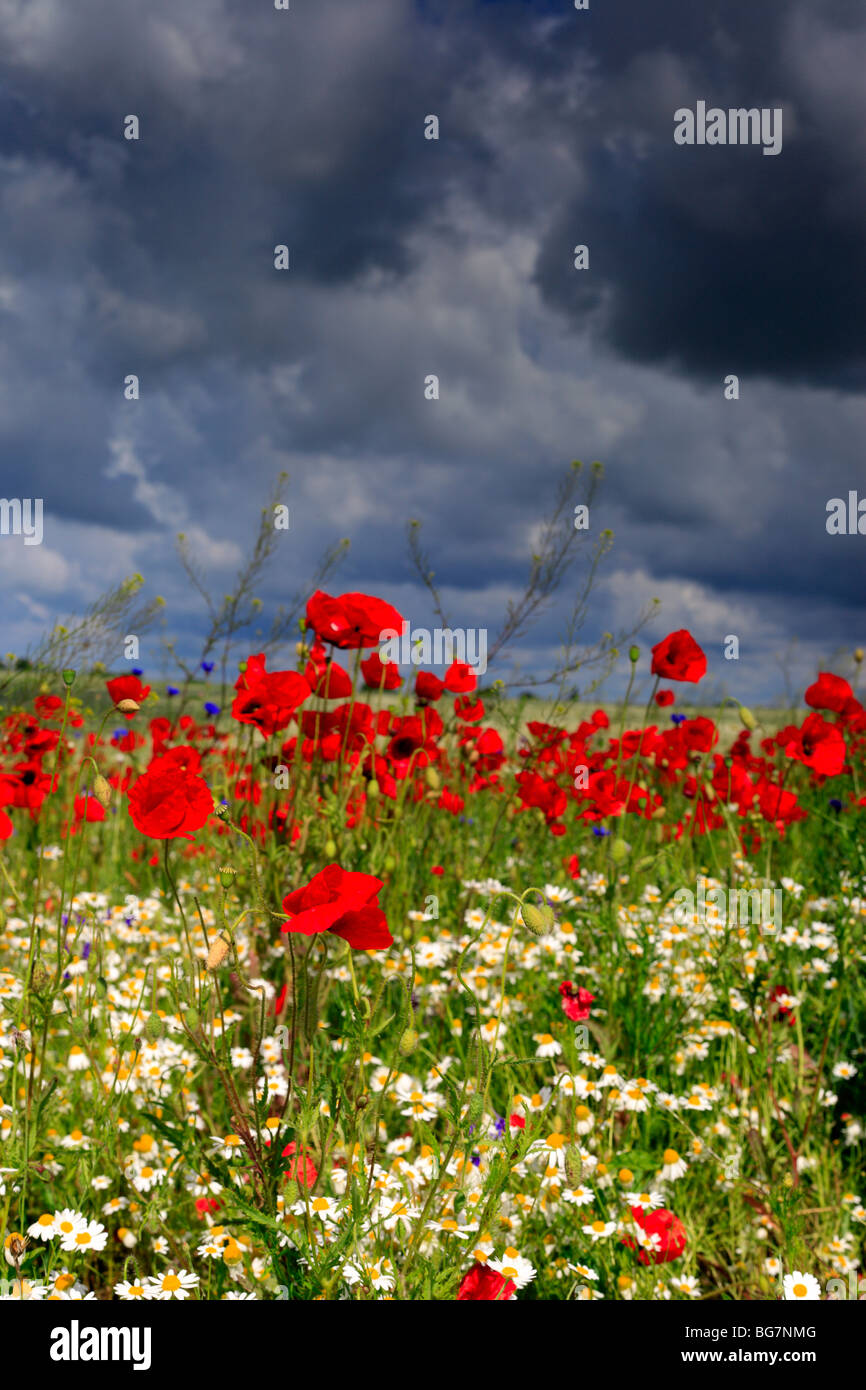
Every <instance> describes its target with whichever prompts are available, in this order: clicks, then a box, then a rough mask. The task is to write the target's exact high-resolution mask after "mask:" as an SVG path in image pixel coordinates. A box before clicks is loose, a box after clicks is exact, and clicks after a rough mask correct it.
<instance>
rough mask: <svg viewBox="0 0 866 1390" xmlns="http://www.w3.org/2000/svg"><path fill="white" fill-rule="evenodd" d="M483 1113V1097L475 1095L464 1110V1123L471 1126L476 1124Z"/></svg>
mask: <svg viewBox="0 0 866 1390" xmlns="http://www.w3.org/2000/svg"><path fill="white" fill-rule="evenodd" d="M483 1114H484V1097H483V1096H479V1095H475V1096H473V1097H472V1099H471V1101H470V1102H469V1109H468V1111H467V1112H466V1123H467V1125H471V1126H472V1127H473V1128H474V1126H475V1125H477V1124H478V1123H479V1122H480V1120H481V1118H482V1116H483Z"/></svg>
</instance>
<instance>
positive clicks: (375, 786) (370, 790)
mask: <svg viewBox="0 0 866 1390" xmlns="http://www.w3.org/2000/svg"><path fill="white" fill-rule="evenodd" d="M381 790H382V788H381V787H380V786H379V783H378V782H377V781H376V779H375V777H371V778H370V780H369V782H368V783H367V795H368V796H369V798H370V800H371V801H375V800H376V798H377V796H378V795H379V793H380V792H381Z"/></svg>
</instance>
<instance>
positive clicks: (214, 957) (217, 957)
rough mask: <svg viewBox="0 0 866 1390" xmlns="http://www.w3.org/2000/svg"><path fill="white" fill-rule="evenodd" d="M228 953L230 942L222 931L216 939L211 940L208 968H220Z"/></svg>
mask: <svg viewBox="0 0 866 1390" xmlns="http://www.w3.org/2000/svg"><path fill="white" fill-rule="evenodd" d="M228 953H229V943H228V942H227V941H226V939H225V937H224V936H223V935H222V933H221V934H220V935H219V936H218V937H217V938H216V940H215V941H212V942H211V947H210V950H209V951H208V953H207V962H206V964H207V968H208V970H219V968H220V966H221V965H222V963H223V961H224V960H225V958H226V956H227V955H228Z"/></svg>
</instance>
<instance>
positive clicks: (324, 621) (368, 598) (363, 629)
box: [307, 589, 403, 649]
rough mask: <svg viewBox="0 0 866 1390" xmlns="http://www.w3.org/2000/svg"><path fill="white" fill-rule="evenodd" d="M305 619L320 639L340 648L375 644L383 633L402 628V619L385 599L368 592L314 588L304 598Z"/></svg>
mask: <svg viewBox="0 0 866 1390" xmlns="http://www.w3.org/2000/svg"><path fill="white" fill-rule="evenodd" d="M307 622H308V623H309V625H310V627H311V628H312V629H313V631H314V632H317V633H318V634H319V636H320V637H321V639H322V641H323V642H330V643H331V645H332V646H333V647H340V648H342V649H345V648H350V649H355V648H357V647H375V646H377V644H378V643H379V641H380V639H381V634H382V633H383V632H396V633H400V632H402V631H403V619H402V617H401V616H400V614H399V613H398V612H397V610H396V608H392V607H391V605H390V603H386V602H385V600H384V599H381V598H373V597H372V595H371V594H355V593H352V594H340V595H339V597H337V598H334V597H333V596H332V595H331V594H326V593H323V592H322V590H321V589H317V590H316V592H315V593H314V594H313V595H312V597H311V598H310V599H309V600H308V601H307Z"/></svg>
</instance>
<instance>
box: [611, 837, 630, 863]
mask: <svg viewBox="0 0 866 1390" xmlns="http://www.w3.org/2000/svg"><path fill="white" fill-rule="evenodd" d="M610 857H611V859H612V860H613V862H614V863H615V864H621V863H622V862H623V860H624V859H628V845H627V844H626V842H625V840H623V839H621V838H620V837H619V836H617V838H616V839H615V840H614V841H613V843H612V844H611V847H610Z"/></svg>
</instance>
